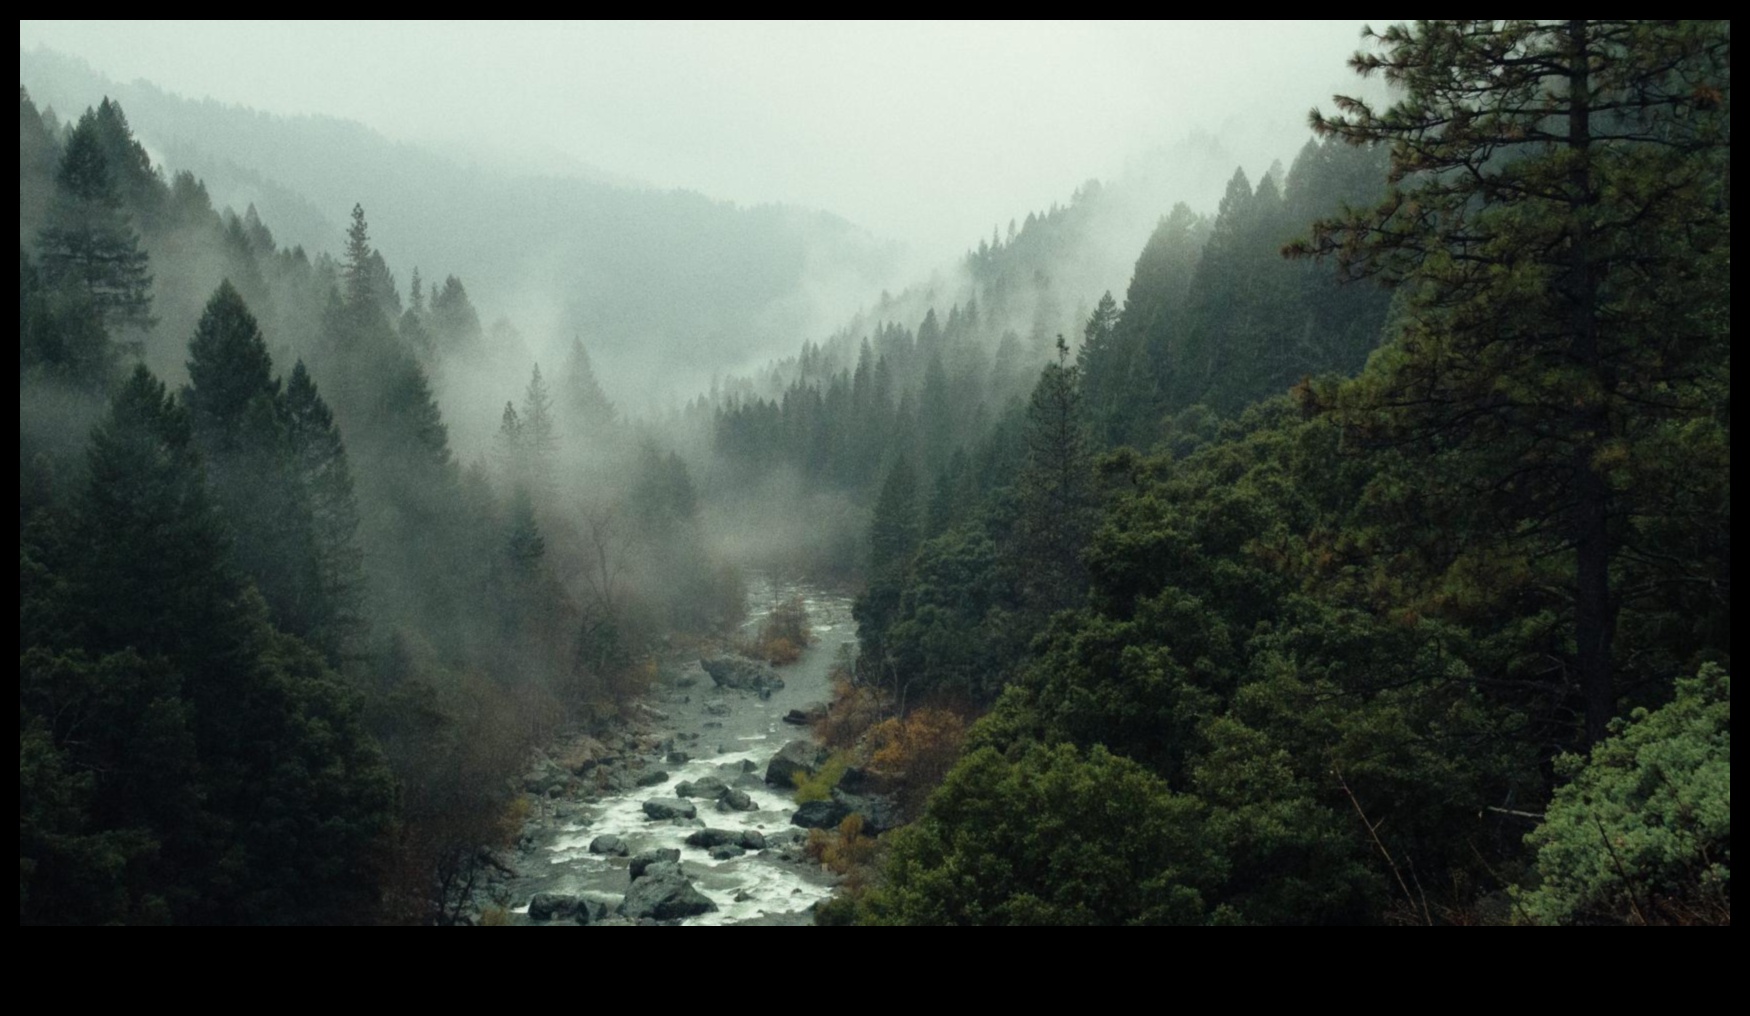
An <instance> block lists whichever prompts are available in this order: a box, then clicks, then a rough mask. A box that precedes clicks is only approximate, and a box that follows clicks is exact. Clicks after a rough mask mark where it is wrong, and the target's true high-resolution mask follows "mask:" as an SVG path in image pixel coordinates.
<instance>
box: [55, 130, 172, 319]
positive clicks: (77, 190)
mask: <svg viewBox="0 0 1750 1016" xmlns="http://www.w3.org/2000/svg"><path fill="white" fill-rule="evenodd" d="M103 134H104V126H103V125H102V124H101V123H100V122H99V119H98V115H97V113H96V112H95V111H92V110H89V109H88V110H86V111H85V115H84V116H82V117H80V118H79V124H78V126H77V127H75V128H74V129H73V132H72V133H71V134H70V135H69V136H68V138H67V144H66V148H65V149H64V151H63V152H62V155H61V165H60V169H59V171H58V172H57V174H56V184H57V197H56V200H55V203H54V206H53V208H52V210H51V211H50V215H49V224H48V225H47V226H45V227H44V228H43V229H42V231H41V232H39V233H38V234H37V250H38V254H39V258H40V262H41V266H42V271H43V276H44V279H45V281H47V282H48V283H49V284H50V285H51V286H59V285H72V286H76V287H78V288H79V289H81V290H82V291H83V292H85V293H86V294H87V295H88V296H89V297H90V299H91V302H92V304H93V305H94V306H95V307H96V308H97V309H98V312H99V314H100V315H101V316H102V318H103V321H104V324H105V325H106V326H107V327H109V328H110V329H112V330H114V329H120V328H127V329H133V330H136V331H145V330H146V329H148V328H150V327H151V325H152V323H153V318H152V276H151V273H150V271H149V263H148V261H149V259H148V257H147V254H146V251H145V250H144V249H142V248H141V246H140V237H139V234H138V233H136V232H135V231H134V227H133V224H132V222H131V221H130V218H129V215H128V212H127V210H126V208H124V207H123V205H122V201H121V197H120V195H119V194H118V192H117V186H116V175H115V169H114V168H113V167H111V166H110V165H109V162H108V157H107V155H106V153H105V143H104V136H103Z"/></svg>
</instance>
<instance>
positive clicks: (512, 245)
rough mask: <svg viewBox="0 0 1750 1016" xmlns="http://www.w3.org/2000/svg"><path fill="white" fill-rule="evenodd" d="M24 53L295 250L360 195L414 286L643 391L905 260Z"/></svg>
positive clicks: (69, 106) (804, 222)
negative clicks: (584, 351) (457, 299)
mask: <svg viewBox="0 0 1750 1016" xmlns="http://www.w3.org/2000/svg"><path fill="white" fill-rule="evenodd" d="M20 60H21V66H20V79H21V81H22V82H23V83H24V84H25V85H26V86H28V87H30V89H31V94H32V96H33V97H34V98H35V100H36V101H37V103H38V105H39V106H52V107H54V109H55V110H56V111H57V112H58V113H59V114H60V115H62V116H63V117H70V116H73V115H76V113H77V111H79V110H81V109H83V108H84V107H85V106H86V105H88V104H94V103H95V102H96V101H97V100H98V99H99V98H100V97H103V96H109V97H112V98H114V99H116V100H117V101H118V102H121V103H123V104H125V105H126V107H127V109H128V112H129V115H130V117H132V119H133V121H134V124H135V128H136V130H137V132H138V133H139V134H140V135H141V137H142V139H143V140H145V141H146V142H147V145H148V148H149V149H151V150H152V151H153V152H154V153H157V155H158V158H159V160H160V161H162V162H166V163H168V165H169V166H170V167H171V168H172V169H173V170H188V171H191V172H193V173H195V174H196V175H197V176H199V177H200V178H201V179H202V181H203V182H204V183H205V184H206V185H207V187H208V188H209V190H210V191H211V193H212V195H213V197H214V200H215V202H216V203H217V204H218V205H219V206H220V207H224V206H226V205H230V206H232V207H235V208H237V209H238V210H239V213H241V211H242V210H243V209H245V208H246V207H248V206H249V205H251V204H253V205H255V207H256V208H257V210H258V213H259V214H260V216H261V217H262V218H263V219H264V220H265V221H267V222H268V223H270V224H272V225H273V226H274V228H275V231H276V233H278V234H280V238H281V242H282V243H285V244H286V245H287V246H302V247H304V248H306V249H308V250H312V251H314V250H317V249H321V248H324V247H327V246H328V245H329V244H331V243H332V240H331V239H329V238H330V237H332V236H333V235H335V232H336V230H339V229H344V228H345V226H346V212H347V211H348V210H349V209H351V208H352V206H353V205H354V204H355V203H362V204H363V205H364V206H365V207H366V208H368V209H369V210H370V211H371V217H372V222H373V224H374V225H375V226H376V228H377V229H378V230H379V232H380V233H381V234H382V235H383V236H385V237H391V238H392V241H391V243H390V246H389V248H388V249H387V250H386V251H385V256H386V257H387V259H388V261H387V265H388V267H390V268H391V269H392V271H393V274H394V275H395V277H396V278H397V279H399V280H400V284H401V286H402V288H403V290H405V287H406V285H407V283H408V281H409V279H410V277H411V275H412V273H413V272H414V271H415V270H418V271H420V272H422V273H423V274H424V276H425V277H426V279H427V280H441V279H442V277H443V274H445V273H455V274H458V275H461V276H463V277H465V278H466V279H467V280H468V282H469V285H470V286H471V287H472V288H473V289H474V290H475V291H476V292H477V293H484V294H490V299H489V300H487V301H486V302H485V304H484V306H485V308H486V310H485V311H484V312H483V317H484V321H483V323H484V324H485V325H486V326H488V327H489V328H490V326H491V325H492V324H493V322H494V321H495V320H497V319H498V318H499V317H500V316H501V315H508V316H509V317H510V318H511V319H512V320H514V321H516V322H517V323H518V325H519V326H520V327H523V328H529V327H530V326H531V325H539V326H540V327H541V329H542V330H543V332H544V333H550V334H551V335H553V336H564V337H566V341H567V342H568V341H569V339H570V337H577V338H580V339H582V341H584V342H585V343H587V344H589V346H590V347H591V348H592V349H594V350H595V351H596V355H597V356H598V358H601V357H606V358H607V359H609V360H610V361H611V362H612V363H613V364H614V366H615V368H616V369H617V370H618V371H619V373H620V374H621V378H622V384H623V385H627V386H637V394H638V396H639V398H640V400H643V399H647V398H652V397H655V396H658V395H661V396H664V397H676V396H681V395H682V394H683V392H684V391H685V389H683V388H682V387H681V386H682V385H692V384H694V383H699V384H702V383H703V382H704V380H706V379H708V378H709V377H710V373H711V371H712V370H730V369H734V368H736V367H738V366H739V365H741V364H744V363H746V362H749V360H750V359H752V358H754V357H756V356H764V355H769V353H770V352H771V351H772V350H773V349H774V348H782V346H781V345H780V346H777V347H774V345H773V339H774V338H775V337H776V336H779V335H788V334H794V333H796V332H797V331H798V330H800V329H803V328H806V327H810V326H813V325H817V324H819V323H821V321H823V320H830V319H823V318H821V316H820V315H821V312H822V311H823V310H826V309H828V308H826V307H823V306H822V305H821V302H822V301H823V300H825V299H827V298H828V296H829V295H832V296H837V295H838V294H857V295H858V297H859V298H860V297H861V295H862V294H864V293H867V292H870V291H873V290H876V289H878V288H879V287H880V286H881V285H883V284H885V282H886V280H887V278H888V277H889V275H890V274H891V272H892V270H893V268H894V262H895V258H896V254H897V252H896V251H895V250H894V249H893V247H892V245H891V244H890V243H887V242H883V241H880V240H877V239H876V238H875V237H872V236H870V235H869V234H867V233H866V232H864V231H862V230H861V229H858V228H856V227H855V226H853V225H852V224H851V223H848V222H845V221H844V220H842V219H839V218H837V217H836V216H832V215H828V214H825V213H820V212H811V211H807V210H804V209H800V208H789V207H781V206H759V207H751V208H750V207H738V206H736V205H734V204H731V203H729V202H723V201H713V200H711V199H709V198H706V197H704V196H703V195H699V194H694V193H687V192H679V191H659V190H655V189H651V188H648V187H642V186H638V185H636V184H634V183H632V182H629V181H617V180H612V179H604V178H603V176H602V175H601V174H599V173H592V172H590V171H589V169H588V167H567V168H566V170H567V171H559V170H553V171H546V172H530V171H520V172H519V171H512V170H508V169H501V168H499V167H498V166H496V165H495V164H492V163H489V162H482V161H479V160H473V161H470V160H468V159H467V158H466V157H465V156H460V155H458V156H454V157H452V156H449V155H445V154H439V153H434V152H432V151H430V150H428V149H425V148H421V147H418V146H415V145H410V144H404V143H396V142H392V141H390V140H389V139H387V138H385V137H383V136H382V135H380V134H378V133H376V132H374V131H372V130H370V129H368V128H366V127H364V126H362V125H360V124H357V123H352V122H348V121H344V120H339V119H333V118H326V117H280V116H273V115H270V114H266V113H261V112H257V111H253V110H249V109H245V108H242V107H237V106H225V105H221V104H220V103H218V102H213V101H206V102H201V101H194V100H191V99H187V98H182V97H179V96H175V95H172V94H169V93H166V92H164V91H162V90H160V89H157V88H154V87H152V86H151V85H149V84H146V83H143V82H141V83H134V84H122V83H118V82H113V81H109V80H108V79H106V78H104V77H102V76H101V75H99V74H96V73H94V72H93V71H92V70H91V69H90V68H88V67H85V66H84V65H83V64H81V63H79V62H78V61H76V60H71V59H69V58H66V57H62V56H59V55H57V54H54V53H50V52H47V51H37V52H26V53H23V54H21V58H20ZM503 101H507V102H511V101H514V99H511V98H509V97H505V98H504V100H503ZM560 348H563V347H562V346H561V347H560ZM545 352H546V351H545V350H537V355H542V354H543V353H545ZM658 382H660V384H659V383H658Z"/></svg>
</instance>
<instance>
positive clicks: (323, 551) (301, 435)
mask: <svg viewBox="0 0 1750 1016" xmlns="http://www.w3.org/2000/svg"><path fill="white" fill-rule="evenodd" d="M284 406H285V408H284V416H285V436H286V447H287V451H288V453H289V455H290V459H291V463H292V468H293V470H294V474H295V476H296V478H297V482H298V486H299V491H300V494H301V497H302V501H303V503H304V504H305V505H306V506H307V510H308V513H309V518H310V534H311V539H312V542H313V544H314V546H313V551H314V555H315V565H316V582H315V586H316V588H315V590H314V592H315V599H316V602H315V604H314V605H313V608H312V610H311V611H310V615H311V620H312V625H311V630H310V633H309V639H310V642H311V644H313V645H315V646H317V647H318V648H321V649H322V650H323V651H324V652H326V653H327V654H328V657H329V659H330V660H331V661H333V662H336V663H338V662H340V661H341V660H344V659H347V658H350V657H353V656H356V655H357V654H358V652H359V651H361V649H362V647H363V644H364V642H365V617H364V589H365V579H364V555H363V554H362V553H361V552H360V550H359V542H358V540H359V534H358V528H359V513H358V500H357V498H356V497H355V495H354V493H353V478H352V467H351V466H350V465H349V464H348V462H347V455H346V445H345V444H344V443H343V442H342V441H341V437H340V429H339V428H338V427H336V426H335V425H334V415H333V414H332V413H331V412H330V411H329V409H328V405H327V403H325V402H323V401H322V396H321V394H320V393H319V392H318V391H317V390H316V383H315V382H314V381H313V380H311V378H310V372H309V371H308V370H306V369H305V368H304V361H302V360H299V361H298V362H297V364H296V365H294V366H293V367H292V376H291V378H290V380H288V381H287V382H286V393H285V402H284Z"/></svg>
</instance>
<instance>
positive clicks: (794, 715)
mask: <svg viewBox="0 0 1750 1016" xmlns="http://www.w3.org/2000/svg"><path fill="white" fill-rule="evenodd" d="M783 719H784V722H785V723H788V724H791V725H792V726H797V727H806V726H808V714H807V713H805V712H803V711H802V710H800V709H792V710H790V711H789V712H787V713H785V714H784V716H783Z"/></svg>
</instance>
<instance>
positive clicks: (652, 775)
mask: <svg viewBox="0 0 1750 1016" xmlns="http://www.w3.org/2000/svg"><path fill="white" fill-rule="evenodd" d="M667 782H668V774H667V773H665V772H663V771H662V770H661V769H652V770H651V771H650V772H647V773H645V774H644V775H643V776H640V777H638V785H639V786H640V787H660V786H662V785H663V784H664V783H667Z"/></svg>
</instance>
